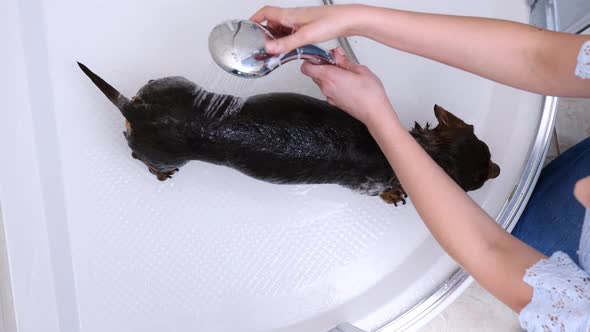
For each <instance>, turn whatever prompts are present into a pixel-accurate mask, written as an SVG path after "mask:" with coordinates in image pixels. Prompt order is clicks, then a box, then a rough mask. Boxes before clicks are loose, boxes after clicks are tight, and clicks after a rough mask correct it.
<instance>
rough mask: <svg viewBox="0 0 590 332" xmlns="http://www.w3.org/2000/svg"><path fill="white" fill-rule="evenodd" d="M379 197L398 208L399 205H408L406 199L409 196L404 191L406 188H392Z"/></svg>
mask: <svg viewBox="0 0 590 332" xmlns="http://www.w3.org/2000/svg"><path fill="white" fill-rule="evenodd" d="M379 197H381V199H382V200H384V201H385V203H387V204H393V205H395V206H397V203H400V202H401V203H402V204H403V205H405V204H406V200H405V198H407V197H408V194H406V192H405V191H404V188H402V187H401V186H399V187H395V188H391V189H389V190H387V191H384V192H382V193H381V194H380V195H379Z"/></svg>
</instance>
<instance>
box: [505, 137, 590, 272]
mask: <svg viewBox="0 0 590 332" xmlns="http://www.w3.org/2000/svg"><path fill="white" fill-rule="evenodd" d="M587 176H590V138H587V139H585V140H584V141H582V142H580V143H578V144H577V145H576V146H574V147H572V148H570V149H569V150H567V151H566V152H565V153H563V154H562V155H561V156H559V157H558V158H557V159H555V160H554V161H552V162H551V163H550V164H549V165H547V166H546V167H545V168H544V169H543V171H542V172H541V176H540V177H539V181H538V182H537V186H536V187H535V190H534V191H533V194H532V196H531V199H530V200H529V203H528V205H527V206H526V208H525V210H524V213H523V214H522V216H521V217H520V220H519V221H518V224H517V225H516V227H515V228H514V230H513V231H512V234H513V235H514V236H516V237H517V238H519V239H520V240H522V241H524V242H526V243H527V244H529V245H530V246H532V247H533V248H535V249H537V250H539V251H540V252H542V253H543V254H544V255H546V256H551V255H552V254H553V253H554V252H556V251H563V252H564V253H566V254H568V255H569V256H570V257H571V258H572V260H574V261H575V262H576V263H577V264H579V263H578V254H577V250H578V248H579V244H580V236H581V233H582V224H583V222H584V213H585V211H586V210H585V208H584V207H583V206H582V205H581V204H580V203H579V202H578V201H577V200H576V198H575V197H574V186H575V185H576V182H577V181H578V180H580V179H582V178H585V177H587Z"/></svg>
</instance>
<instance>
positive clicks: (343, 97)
mask: <svg viewBox="0 0 590 332" xmlns="http://www.w3.org/2000/svg"><path fill="white" fill-rule="evenodd" d="M333 54H334V57H335V59H336V66H333V65H314V64H311V63H309V62H305V63H304V64H303V65H302V66H301V71H302V72H303V73H304V74H305V75H307V76H309V77H311V79H312V80H313V81H314V82H315V83H316V84H317V85H318V86H319V87H320V90H321V91H322V93H323V94H324V95H325V96H326V98H327V100H328V103H330V105H333V106H336V107H338V108H340V109H342V110H344V111H346V112H347V113H348V114H350V115H352V116H353V117H355V118H356V119H358V120H359V121H361V122H363V123H364V124H365V125H366V126H367V127H371V126H372V125H373V124H375V123H377V122H378V121H380V120H379V119H383V116H385V115H392V114H393V115H395V113H394V111H393V108H392V107H391V105H390V102H389V99H388V98H387V94H386V93H385V89H384V88H383V84H382V83H381V80H379V78H378V77H377V76H376V75H375V74H373V72H371V70H369V68H367V67H366V66H362V65H358V64H355V63H352V62H351V61H350V60H349V59H348V58H347V57H346V55H345V53H344V50H343V49H342V48H340V47H339V48H336V49H335V50H334V51H333ZM388 113H389V114H388Z"/></svg>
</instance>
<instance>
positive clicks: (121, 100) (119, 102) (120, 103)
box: [78, 62, 132, 121]
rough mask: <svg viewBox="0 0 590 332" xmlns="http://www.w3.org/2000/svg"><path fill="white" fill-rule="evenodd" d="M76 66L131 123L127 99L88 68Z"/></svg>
mask: <svg viewBox="0 0 590 332" xmlns="http://www.w3.org/2000/svg"><path fill="white" fill-rule="evenodd" d="M78 66H80V69H82V71H83V72H84V74H86V76H88V77H89V78H90V80H91V81H92V82H93V83H94V84H95V85H96V86H97V87H98V88H99V89H100V91H102V93H104V95H105V96H106V97H107V98H108V99H109V100H110V101H111V102H112V103H113V104H115V106H117V108H118V109H119V110H120V111H121V113H122V114H123V116H124V117H125V118H126V119H127V120H128V121H131V119H130V118H131V111H132V110H131V102H130V101H129V98H127V97H125V96H123V95H122V94H121V93H120V92H119V91H117V89H115V88H113V87H112V86H111V85H110V84H108V83H107V82H105V81H104V80H103V79H102V78H100V77H99V76H98V75H96V74H95V73H93V72H92V71H91V70H90V69H88V67H86V66H85V65H84V64H82V63H80V62H78Z"/></svg>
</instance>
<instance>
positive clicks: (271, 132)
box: [79, 63, 500, 205]
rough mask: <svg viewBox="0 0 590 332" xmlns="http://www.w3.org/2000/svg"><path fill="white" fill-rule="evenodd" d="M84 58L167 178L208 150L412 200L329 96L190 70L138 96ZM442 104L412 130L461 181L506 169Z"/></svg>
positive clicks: (271, 173) (253, 170)
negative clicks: (223, 82)
mask: <svg viewBox="0 0 590 332" xmlns="http://www.w3.org/2000/svg"><path fill="white" fill-rule="evenodd" d="M79 66H80V68H81V69H82V71H83V72H84V73H85V74H86V75H87V76H88V77H89V78H90V79H91V80H92V81H93V82H94V84H95V85H96V86H97V87H98V88H99V89H100V90H101V91H102V92H103V93H104V94H105V95H106V97H107V98H108V99H109V100H110V101H111V102H113V104H115V106H117V108H118V109H119V110H120V111H121V113H122V114H123V116H124V117H125V119H126V120H127V121H126V130H125V132H124V133H123V134H124V136H125V138H126V139H127V143H128V145H129V147H130V148H131V150H132V156H133V157H134V158H136V159H139V160H141V161H142V162H143V163H144V164H146V165H147V166H148V169H149V170H150V172H152V173H153V174H154V175H156V177H157V178H158V179H159V180H161V181H164V180H166V179H168V178H170V177H171V176H172V175H173V174H174V173H176V172H177V171H178V169H179V168H180V167H181V166H183V165H184V164H186V163H188V162H189V161H190V160H201V161H206V162H210V163H214V164H217V165H223V166H228V167H231V168H233V169H236V170H238V171H240V172H242V173H244V174H246V175H249V176H251V177H253V178H256V179H259V180H263V181H267V182H272V183H277V184H324V183H333V184H339V185H342V186H344V187H347V188H350V189H352V190H355V191H358V192H360V193H363V194H368V195H380V196H381V198H383V200H384V201H386V202H387V203H392V204H395V205H397V203H399V202H403V203H404V204H405V199H404V198H405V197H406V196H407V195H406V194H405V192H404V190H403V188H402V187H401V184H400V182H399V181H398V179H397V177H396V176H395V173H394V172H393V170H392V168H391V166H390V164H389V162H388V161H387V159H386V158H385V156H384V155H383V153H382V152H381V150H380V149H379V146H378V145H377V143H376V142H375V141H374V140H373V138H372V137H371V135H370V134H369V131H368V130H367V128H366V127H365V126H364V125H363V124H362V123H361V122H359V121H358V120H356V119H354V118H353V117H351V116H350V115H348V114H346V113H345V112H343V111H341V110H339V109H337V108H336V107H333V106H331V105H329V104H328V103H327V102H325V101H321V100H319V99H315V98H312V97H309V96H304V95H299V94H293V93H269V94H263V95H257V96H253V97H250V98H248V99H246V100H243V101H241V102H239V100H238V99H237V98H236V97H233V96H229V95H223V96H222V95H216V94H214V93H209V92H206V91H205V90H204V89H203V88H201V87H199V86H198V85H196V84H195V83H193V82H191V81H189V80H187V79H185V78H183V77H166V78H161V79H156V80H151V81H149V82H148V83H147V84H146V85H144V86H143V87H142V88H141V89H140V90H139V92H138V93H137V96H135V97H133V98H132V99H128V98H126V97H124V96H123V95H121V94H120V93H119V92H118V91H117V90H116V89H114V88H113V87H112V86H111V85H109V84H108V83H106V82H105V81H104V80H103V79H101V78H100V77H98V76H97V75H96V74H94V73H93V72H92V71H90V70H89V69H88V68H87V67H86V66H84V65H83V64H80V63H79ZM197 99H198V100H197ZM213 104H215V105H213ZM236 105H238V107H236ZM434 114H435V116H436V118H437V120H438V125H437V126H436V127H434V128H432V127H430V126H429V125H428V124H427V125H426V126H424V127H421V126H420V125H418V124H417V123H416V124H415V127H414V128H413V129H411V131H410V133H411V134H412V136H413V137H414V138H415V139H416V141H417V142H418V143H419V144H420V145H421V146H422V147H423V148H424V150H426V152H427V153H428V154H429V155H430V156H431V157H432V158H433V159H434V160H435V161H436V162H437V163H438V164H439V165H440V166H441V167H442V168H443V169H444V170H445V171H446V172H447V174H448V175H449V176H450V177H451V178H453V180H455V182H457V184H459V186H461V188H463V189H464V190H466V191H470V190H476V189H478V188H480V187H481V186H482V185H483V184H484V183H485V182H486V181H487V180H488V179H492V178H495V177H497V176H498V175H499V174H500V168H499V167H498V165H496V164H495V163H493V162H492V161H491V159H490V151H489V149H488V147H487V145H486V144H485V143H484V142H482V141H480V140H479V139H478V138H477V137H476V136H475V134H474V130H473V126H472V125H468V124H466V123H465V122H463V121H462V120H461V119H459V118H457V117H456V116H454V115H453V114H451V113H450V112H448V111H446V110H445V109H443V108H442V107H440V106H437V105H435V106H434Z"/></svg>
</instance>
